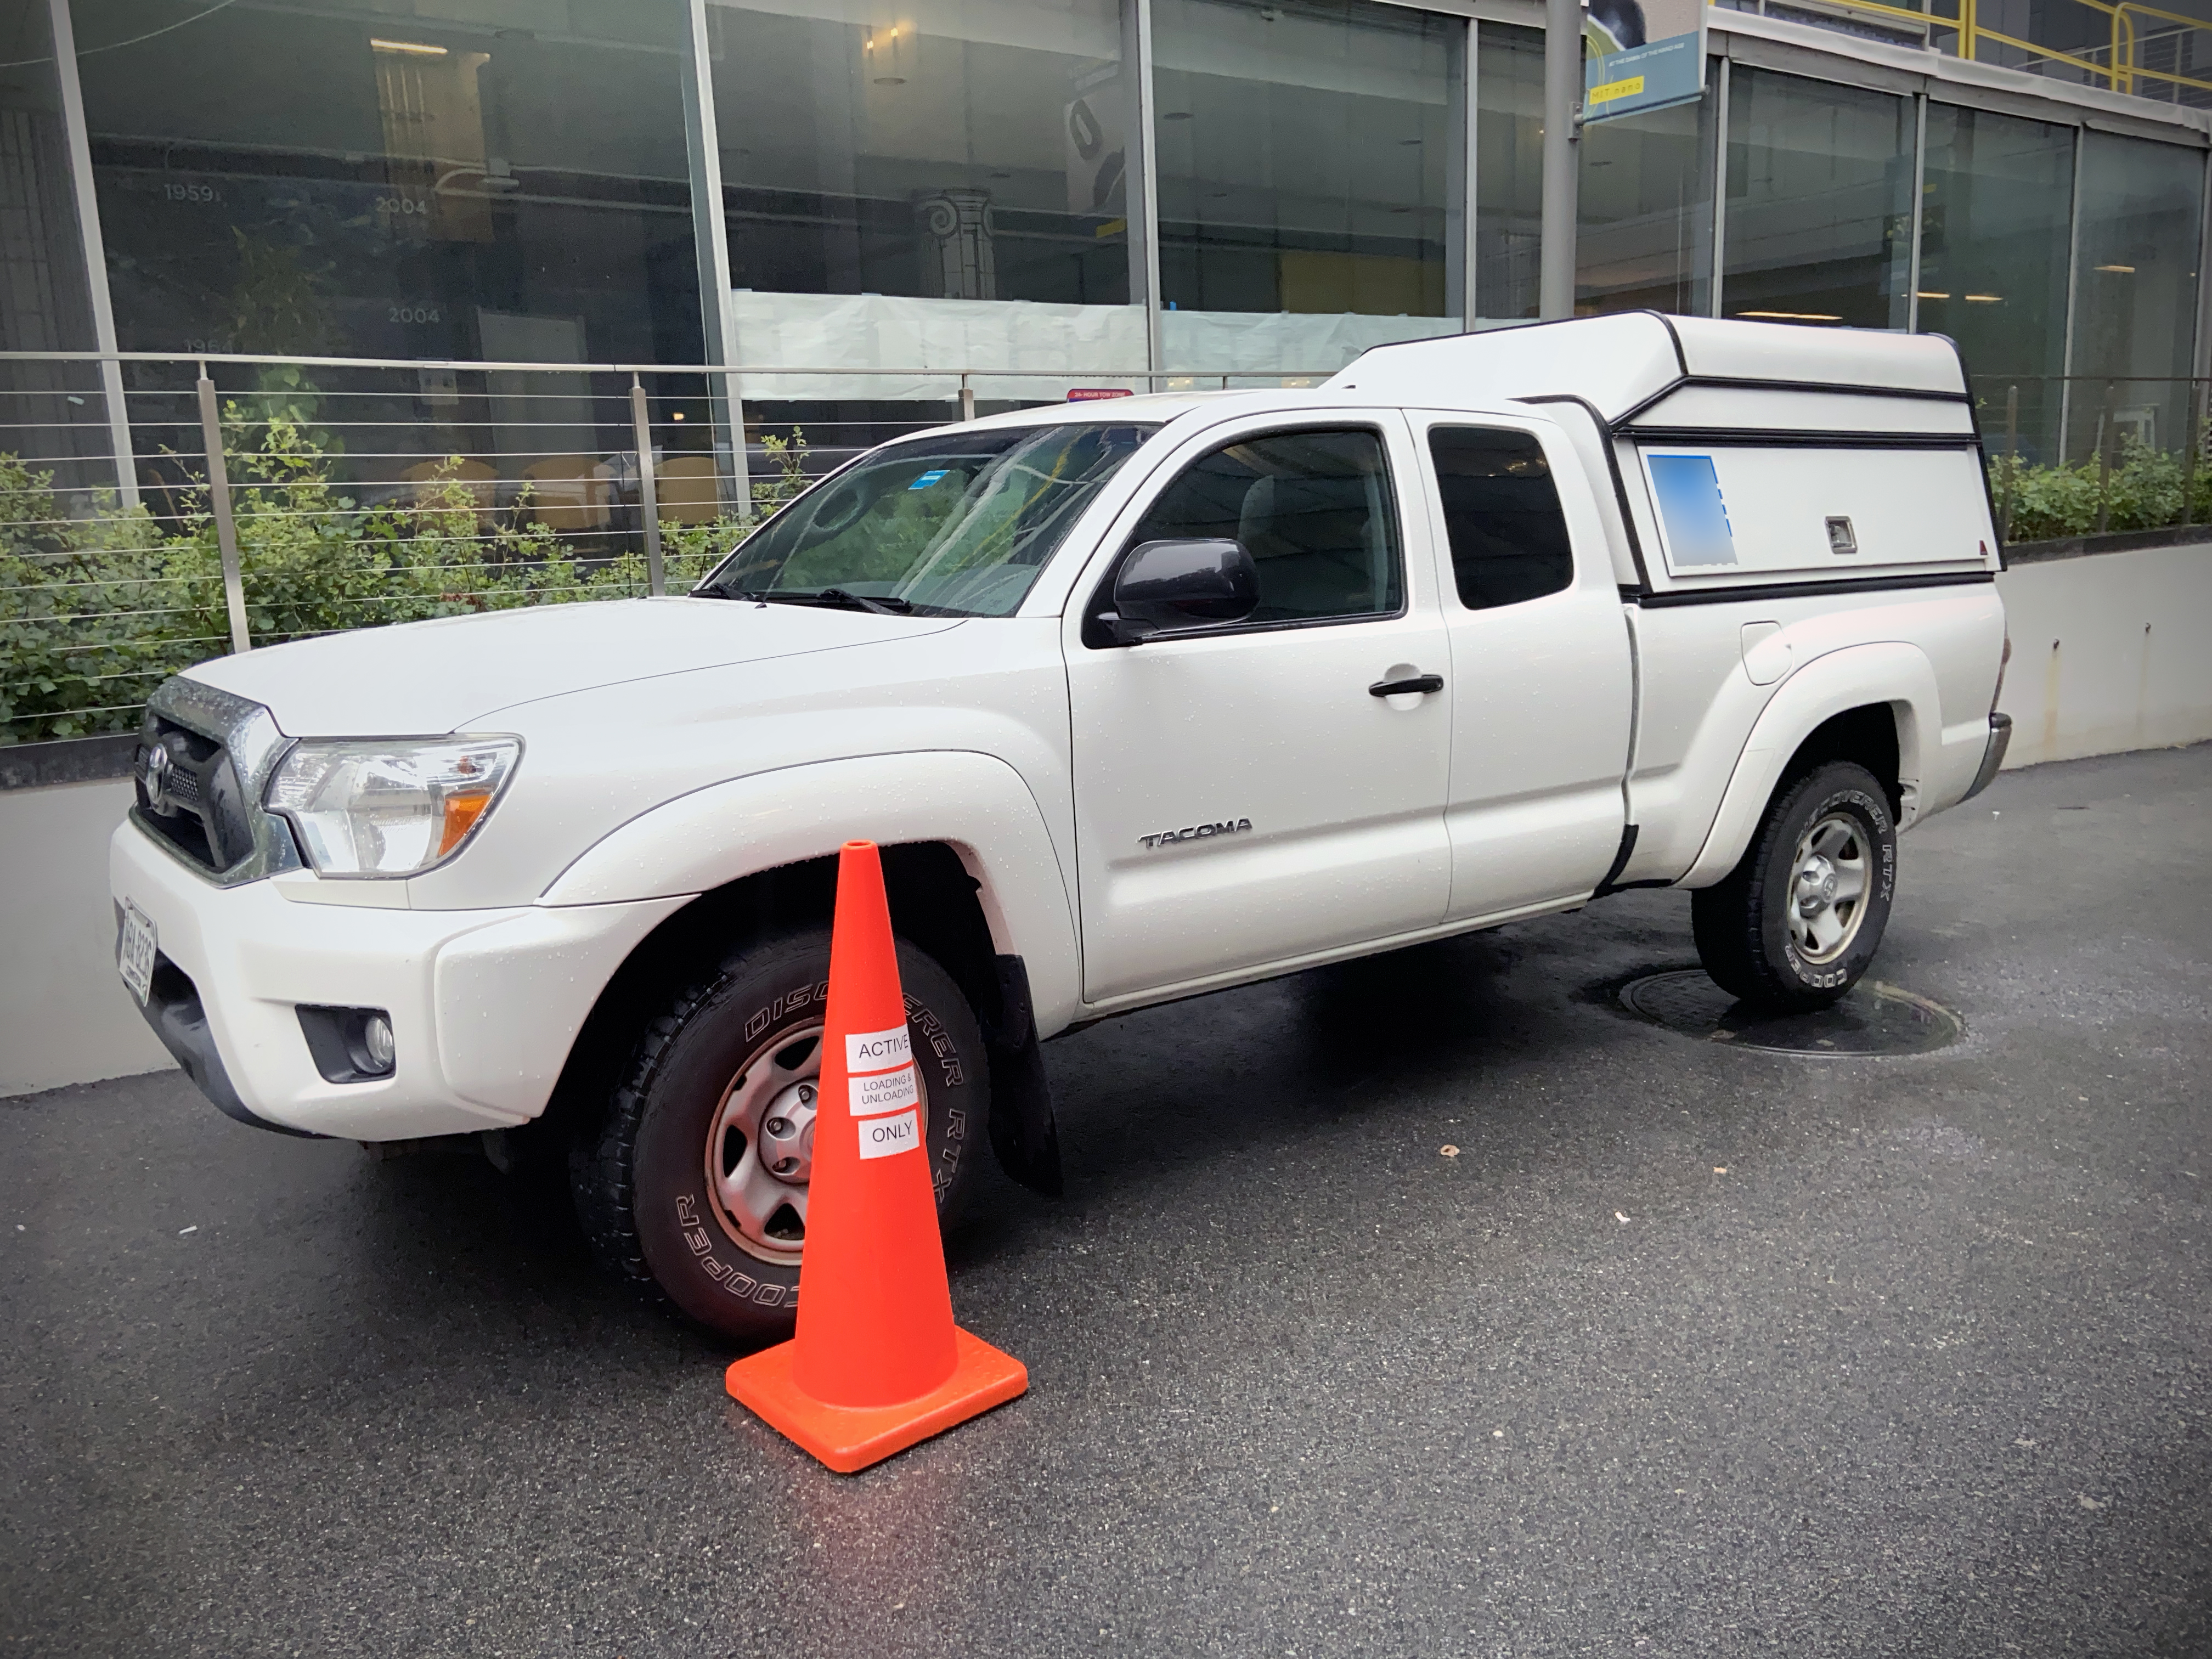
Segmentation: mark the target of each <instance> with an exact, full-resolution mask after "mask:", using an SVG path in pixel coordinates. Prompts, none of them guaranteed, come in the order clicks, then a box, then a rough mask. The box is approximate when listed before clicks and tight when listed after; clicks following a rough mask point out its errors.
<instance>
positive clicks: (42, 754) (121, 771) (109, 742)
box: [0, 732, 138, 789]
mask: <svg viewBox="0 0 2212 1659" xmlns="http://www.w3.org/2000/svg"><path fill="white" fill-rule="evenodd" d="M137 746H138V734H137V732H106V733H103V734H102V735H101V736H100V737H96V738H62V739H60V740H59V741H58V742H55V743H16V744H9V745H8V746H7V747H6V748H4V749H0V789H38V788H42V787H45V786H46V785H47V784H50V783H94V782H97V781H100V779H103V778H127V777H129V776H130V775H131V754H132V752H133V751H134V750H136V749H137Z"/></svg>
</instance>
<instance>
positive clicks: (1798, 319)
mask: <svg viewBox="0 0 2212 1659" xmlns="http://www.w3.org/2000/svg"><path fill="white" fill-rule="evenodd" d="M1736 315H1737V316H1739V317H1757V318H1759V319H1763V320H1765V321H1767V322H1774V323H1840V322H1842V321H1843V320H1844V319H1842V318H1841V317H1838V316H1835V315H1833V314H1832V313H1828V312H1826V311H1739V312H1737V313H1736Z"/></svg>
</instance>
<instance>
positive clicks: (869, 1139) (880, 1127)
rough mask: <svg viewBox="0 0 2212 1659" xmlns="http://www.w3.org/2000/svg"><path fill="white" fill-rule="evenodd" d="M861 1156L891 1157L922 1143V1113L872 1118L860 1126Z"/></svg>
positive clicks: (905, 1113) (911, 1149)
mask: <svg viewBox="0 0 2212 1659" xmlns="http://www.w3.org/2000/svg"><path fill="white" fill-rule="evenodd" d="M918 1146H921V1113H919V1112H901V1113H900V1114H899V1115H897V1116H896V1117H878V1118H872V1119H871V1120H869V1121H867V1122H866V1123H863V1124H861V1125H860V1156H861V1157H862V1158H889V1157H890V1156H891V1155H892V1154H893V1153H895V1152H912V1151H914V1150H915V1148H916V1147H918Z"/></svg>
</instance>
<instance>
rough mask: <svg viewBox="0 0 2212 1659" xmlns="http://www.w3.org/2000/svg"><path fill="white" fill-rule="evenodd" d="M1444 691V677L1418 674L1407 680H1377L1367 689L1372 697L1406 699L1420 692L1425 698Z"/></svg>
mask: <svg viewBox="0 0 2212 1659" xmlns="http://www.w3.org/2000/svg"><path fill="white" fill-rule="evenodd" d="M1443 689H1444V677H1443V675H1441V674H1416V675H1414V676H1413V678H1411V679H1407V680H1377V681H1376V682H1375V684H1372V685H1370V686H1369V687H1368V688H1367V695H1368V696H1370V697H1405V696H1413V694H1415V693H1416V692H1418V693H1419V695H1421V696H1428V695H1429V693H1430V692H1431V691H1441V690H1443Z"/></svg>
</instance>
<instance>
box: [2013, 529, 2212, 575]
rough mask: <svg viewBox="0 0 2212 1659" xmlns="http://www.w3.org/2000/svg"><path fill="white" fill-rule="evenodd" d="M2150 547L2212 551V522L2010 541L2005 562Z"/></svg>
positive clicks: (2120, 551) (2131, 551)
mask: <svg viewBox="0 0 2212 1659" xmlns="http://www.w3.org/2000/svg"><path fill="white" fill-rule="evenodd" d="M2149 547H2202V548H2203V549H2204V550H2205V551H2206V552H2207V553H2208V554H2212V525H2202V524H2170V525H2166V526H2163V527H2161V528H2160V529H2157V530H2115V531H2112V532H2109V533H2107V534H2106V535H2102V536H2061V537H2059V538H2057V539H2056V540H2053V541H2047V542H2012V543H2008V544H2007V545H2006V547H2005V550H2004V556H2005V563H2006V564H2007V565H2008V566H2009V565H2015V564H2040V563H2043V562H2045V561H2047V560H2051V559H2081V558H2087V557H2088V556H2091V555H2093V554H2097V553H2135V552H2140V551H2141V550H2143V549H2145V548H2149Z"/></svg>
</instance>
